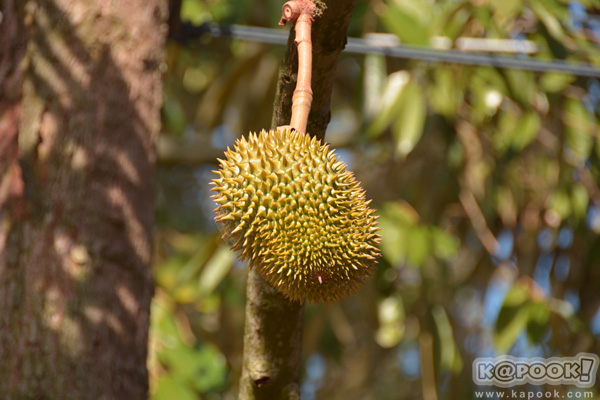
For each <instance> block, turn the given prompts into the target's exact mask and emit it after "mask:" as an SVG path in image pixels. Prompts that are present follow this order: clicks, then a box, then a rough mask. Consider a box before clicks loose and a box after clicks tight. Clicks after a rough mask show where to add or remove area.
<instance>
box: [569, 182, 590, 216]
mask: <svg viewBox="0 0 600 400" xmlns="http://www.w3.org/2000/svg"><path fill="white" fill-rule="evenodd" d="M589 201H590V199H589V196H588V192H587V190H586V189H585V187H584V186H583V185H582V184H580V183H577V184H575V185H573V188H572V189H571V204H572V206H573V214H575V217H576V218H577V219H579V220H580V221H581V220H583V219H585V216H586V213H587V209H588V203H589Z"/></svg>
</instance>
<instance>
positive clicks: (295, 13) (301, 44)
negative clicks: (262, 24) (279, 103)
mask: <svg viewBox="0 0 600 400" xmlns="http://www.w3.org/2000/svg"><path fill="white" fill-rule="evenodd" d="M314 10H315V6H314V3H313V2H312V1H311V0H292V1H288V2H287V3H285V4H284V6H283V13H282V17H281V21H280V22H279V24H280V25H284V24H285V22H288V21H289V22H296V26H295V30H296V38H295V39H294V43H295V44H296V48H297V49H298V80H297V83H296V90H294V96H293V97H292V120H291V122H290V125H291V126H292V128H294V129H296V130H297V131H299V132H302V133H306V126H307V124H308V115H309V114H310V107H311V105H312V100H313V92H312V88H311V78H312V39H311V27H312V18H313V13H314Z"/></svg>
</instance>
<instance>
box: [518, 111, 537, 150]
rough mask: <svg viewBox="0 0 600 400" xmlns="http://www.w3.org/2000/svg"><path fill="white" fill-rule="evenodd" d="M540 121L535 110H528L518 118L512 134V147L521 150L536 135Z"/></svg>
mask: <svg viewBox="0 0 600 400" xmlns="http://www.w3.org/2000/svg"><path fill="white" fill-rule="evenodd" d="M541 125H542V121H541V119H540V117H539V115H538V114H537V113H536V112H535V111H530V112H528V113H527V114H525V115H524V116H523V117H521V119H520V120H519V123H518V124H517V126H516V128H515V131H514V133H513V135H512V147H513V149H515V150H517V151H521V150H523V149H524V148H525V147H526V146H527V145H528V144H529V143H531V142H532V141H533V139H535V138H536V137H537V135H538V132H539V130H540V127H541Z"/></svg>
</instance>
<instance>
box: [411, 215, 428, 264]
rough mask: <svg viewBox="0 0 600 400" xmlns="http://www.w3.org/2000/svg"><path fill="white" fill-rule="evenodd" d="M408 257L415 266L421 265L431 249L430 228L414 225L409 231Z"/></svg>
mask: <svg viewBox="0 0 600 400" xmlns="http://www.w3.org/2000/svg"><path fill="white" fill-rule="evenodd" d="M406 239H407V243H406V247H407V259H408V261H410V262H411V264H412V265H413V266H415V267H418V266H421V265H422V264H423V262H424V261H425V259H426V258H427V256H428V255H429V252H430V250H431V243H430V235H429V229H428V228H427V227H426V226H419V225H416V226H412V227H410V229H409V230H408V232H407V238H406Z"/></svg>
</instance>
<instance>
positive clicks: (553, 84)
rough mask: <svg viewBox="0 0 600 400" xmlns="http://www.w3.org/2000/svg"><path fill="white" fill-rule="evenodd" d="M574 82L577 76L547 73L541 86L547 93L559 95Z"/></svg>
mask: <svg viewBox="0 0 600 400" xmlns="http://www.w3.org/2000/svg"><path fill="white" fill-rule="evenodd" d="M574 80H575V75H570V74H561V73H558V72H547V73H545V74H544V75H542V77H541V79H540V86H541V88H542V90H544V91H545V92H550V93H558V92H561V91H562V90H564V89H565V88H566V87H567V86H568V85H569V84H570V83H571V82H573V81H574Z"/></svg>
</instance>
